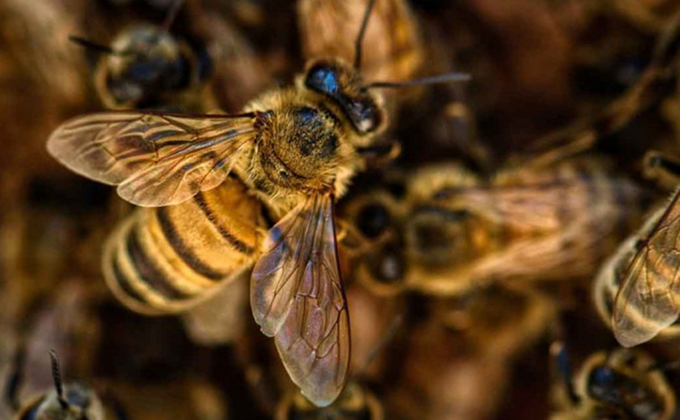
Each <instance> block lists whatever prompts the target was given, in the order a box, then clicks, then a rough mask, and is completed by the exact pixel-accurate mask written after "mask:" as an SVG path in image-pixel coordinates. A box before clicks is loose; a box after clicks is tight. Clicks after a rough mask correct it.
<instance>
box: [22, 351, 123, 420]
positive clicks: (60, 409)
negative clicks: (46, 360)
mask: <svg viewBox="0 0 680 420" xmlns="http://www.w3.org/2000/svg"><path fill="white" fill-rule="evenodd" d="M50 358H51V361H52V377H53V379H54V388H55V389H54V390H53V391H50V392H48V393H45V394H42V395H38V396H36V397H34V398H32V399H31V400H29V401H28V402H26V403H25V404H23V405H21V407H20V408H19V409H18V411H17V413H16V414H15V416H14V417H13V420H33V419H36V420H42V419H63V420H104V419H105V418H107V417H106V411H105V408H104V406H103V404H102V402H101V400H100V399H99V397H98V396H97V394H96V393H95V391H94V390H93V389H92V388H90V387H88V386H85V385H80V384H77V383H73V384H67V385H64V384H63V382H62V379H61V368H60V366H59V358H58V357H57V354H56V352H55V351H54V350H52V351H50ZM120 420H123V419H122V418H121V419H120Z"/></svg>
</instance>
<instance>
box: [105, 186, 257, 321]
mask: <svg viewBox="0 0 680 420" xmlns="http://www.w3.org/2000/svg"><path fill="white" fill-rule="evenodd" d="M260 207H261V206H260V204H259V203H258V202H257V201H256V199H255V198H254V197H252V196H250V195H248V194H247V192H246V189H245V186H244V185H243V184H241V183H240V181H238V180H236V179H232V178H230V179H228V180H227V181H226V182H225V183H224V184H222V185H221V186H220V187H218V188H216V189H213V190H210V191H208V192H202V193H199V194H197V195H196V196H195V197H193V198H192V199H190V200H188V201H186V202H184V203H181V204H179V205H175V206H169V207H159V208H141V209H138V210H137V211H136V212H135V213H133V214H132V215H130V216H129V217H128V218H127V219H125V220H123V221H122V222H121V224H120V225H119V226H118V228H117V229H116V231H115V232H114V233H113V234H112V235H111V237H110V238H109V240H108V242H107V244H106V250H105V254H104V260H103V265H104V274H105V277H106V280H107V282H108V284H109V287H110V288H111V290H112V291H113V293H114V294H115V295H116V296H117V297H118V298H119V299H120V300H121V301H122V303H123V304H125V305H126V306H128V307H130V308H131V309H133V310H135V311H137V312H142V313H146V314H162V313H168V312H176V311H180V310H183V309H186V308H187V307H188V306H191V304H193V303H194V302H195V301H196V300H200V299H201V298H203V297H205V296H206V295H208V294H210V292H211V291H213V290H216V289H217V287H219V286H220V285H222V284H223V283H224V282H225V281H227V280H228V279H230V278H233V277H234V275H235V274H237V273H239V272H240V271H241V270H242V269H244V268H247V267H248V266H249V265H250V264H251V263H252V262H253V261H254V260H255V259H256V257H257V254H258V244H259V240H258V234H257V227H258V226H260V225H261V224H262V222H261V220H262V217H261V215H260V212H261V208H260Z"/></svg>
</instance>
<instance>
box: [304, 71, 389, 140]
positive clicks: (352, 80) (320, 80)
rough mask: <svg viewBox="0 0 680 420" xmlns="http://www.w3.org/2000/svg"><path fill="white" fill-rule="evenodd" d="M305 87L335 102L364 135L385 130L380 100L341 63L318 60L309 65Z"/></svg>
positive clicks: (383, 112)
mask: <svg viewBox="0 0 680 420" xmlns="http://www.w3.org/2000/svg"><path fill="white" fill-rule="evenodd" d="M304 86H305V87H306V88H307V89H310V90H312V91H314V92H317V93H320V94H322V95H323V96H325V97H326V98H327V99H329V100H330V101H331V102H333V103H334V104H335V105H336V106H337V107H338V108H339V109H340V111H341V112H342V114H343V115H344V117H345V118H346V119H347V120H349V122H350V124H351V126H352V128H353V129H354V130H355V131H356V132H357V133H358V134H360V135H366V134H371V133H377V132H379V131H381V130H382V129H383V128H384V126H385V111H384V110H383V108H382V105H381V103H380V102H381V101H380V100H379V99H378V97H377V96H376V95H375V94H373V93H371V92H369V90H368V88H367V86H366V84H365V83H364V81H363V79H362V77H361V75H360V74H359V73H358V72H357V71H356V70H355V69H354V68H352V67H350V66H349V65H348V64H347V63H345V62H343V61H341V60H318V61H312V62H310V63H309V64H308V66H307V70H306V71H305V75H304Z"/></svg>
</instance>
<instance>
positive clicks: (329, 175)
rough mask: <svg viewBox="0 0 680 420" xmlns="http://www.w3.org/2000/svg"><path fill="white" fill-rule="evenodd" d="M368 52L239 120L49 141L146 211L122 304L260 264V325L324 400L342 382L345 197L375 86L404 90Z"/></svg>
mask: <svg viewBox="0 0 680 420" xmlns="http://www.w3.org/2000/svg"><path fill="white" fill-rule="evenodd" d="M373 4H374V1H371V2H370V3H369V6H368V8H367V10H366V15H365V18H364V21H363V25H362V29H361V31H360V34H359V37H358V41H357V45H360V44H361V40H362V38H363V33H364V29H365V27H366V23H367V22H368V17H369V16H370V10H371V6H372V5H373ZM357 57H358V58H357V59H356V60H355V65H354V66H352V65H349V64H348V63H346V62H344V61H343V60H341V59H335V58H326V59H317V60H312V61H311V62H309V63H308V65H307V67H306V70H305V72H304V74H303V75H301V76H299V77H298V78H297V79H296V83H295V85H294V86H292V87H289V88H284V89H277V90H274V91H270V92H266V93H264V94H263V95H262V96H260V97H259V98H256V99H255V100H253V101H252V102H251V103H250V104H249V105H247V106H246V108H245V110H244V112H243V113H241V114H237V115H222V114H205V115H181V114H171V113H158V112H107V113H100V114H93V115H89V116H84V117H79V118H75V119H73V120H71V121H68V122H66V123H64V124H63V125H62V126H60V127H59V128H58V129H57V130H56V131H55V132H54V133H53V134H52V136H51V137H50V139H49V140H48V143H47V148H48V150H49V152H50V153H51V154H52V155H53V156H54V157H55V158H56V159H57V160H59V161H60V162H61V163H62V164H64V165H65V166H67V167H68V168H70V169H71V170H73V171H75V172H77V173H79V174H81V175H83V176H86V177H88V178H91V179H93V180H96V181H99V182H102V183H106V184H111V185H118V187H117V192H118V194H119V195H120V196H121V197H122V198H123V199H125V200H127V201H129V202H131V203H133V204H136V205H138V206H140V207H143V208H142V209H139V210H138V211H137V212H135V213H134V214H133V215H131V216H130V217H129V218H127V219H126V220H124V221H123V222H122V223H121V224H120V225H119V227H118V228H117V229H116V231H115V232H114V233H113V234H112V236H111V238H110V240H109V241H108V242H107V244H106V246H105V251H104V261H103V271H104V275H105V278H106V281H107V283H108V285H109V287H110V288H111V290H112V291H113V293H114V294H115V295H116V296H117V297H118V298H119V300H120V301H121V302H122V303H123V304H125V305H126V306H128V307H129V308H131V309H133V310H135V311H137V312H141V313H146V314H156V315H158V314H166V313H177V312H182V311H185V310H187V309H188V308H190V307H192V306H194V305H196V304H197V303H198V302H200V301H202V300H203V299H206V298H208V297H209V296H211V295H212V294H213V293H216V292H217V291H218V290H219V289H220V287H221V286H222V285H224V284H226V283H228V282H229V280H231V279H234V278H235V277H237V276H238V275H239V274H240V273H241V272H243V271H244V270H248V269H250V268H251V266H253V264H254V267H253V269H252V275H251V294H250V301H251V309H252V312H253V316H254V318H255V321H256V322H257V323H258V324H259V325H260V327H261V329H262V332H263V333H264V334H265V335H267V336H270V337H275V342H276V346H277V349H278V351H279V355H280V356H281V358H282V360H283V364H284V366H285V367H286V370H287V372H288V374H289V376H290V377H291V379H292V380H293V382H294V383H295V384H296V385H298V386H299V387H300V388H301V390H302V392H303V394H305V396H307V398H309V399H310V400H311V401H312V402H313V403H315V404H317V405H320V406H324V405H328V404H330V403H331V402H332V401H333V400H335V398H336V397H337V396H338V394H339V393H340V391H341V390H342V388H343V386H344V383H345V381H346V378H347V371H348V366H349V354H350V337H349V318H348V314H347V305H346V302H345V296H344V289H343V285H342V280H341V275H340V271H339V268H338V256H337V247H336V232H335V222H334V215H333V212H334V211H333V206H334V202H335V200H336V199H337V198H339V197H341V196H342V195H344V194H345V192H346V190H347V186H348V182H349V180H350V179H351V177H352V176H353V175H354V173H355V172H357V171H358V170H360V169H362V167H363V166H364V164H363V159H362V153H361V152H362V150H363V149H364V148H366V147H369V146H371V145H372V144H373V143H374V141H375V139H376V137H377V136H378V135H379V134H380V133H381V132H382V131H383V130H384V128H385V125H386V119H385V112H384V109H383V105H382V97H381V96H380V94H379V93H378V92H377V91H376V90H375V89H376V88H380V87H393V86H400V85H401V84H400V83H396V84H395V83H391V82H373V83H368V82H366V81H364V79H363V78H362V76H361V75H360V73H359V69H360V64H361V60H360V57H361V55H360V50H358V51H357ZM467 79H468V77H467V76H466V75H460V74H449V75H448V76H446V77H437V78H436V79H427V78H426V79H422V80H420V81H411V82H405V83H407V84H408V85H413V84H414V83H416V84H419V83H420V84H427V83H433V82H442V81H460V80H467ZM270 220H271V221H272V222H271V223H270V222H269V221H270ZM271 225H273V227H271ZM266 229H269V231H268V233H267V234H266V235H264V237H263V235H261V233H260V232H261V231H264V230H266Z"/></svg>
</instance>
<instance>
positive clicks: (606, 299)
mask: <svg viewBox="0 0 680 420" xmlns="http://www.w3.org/2000/svg"><path fill="white" fill-rule="evenodd" d="M645 166H646V167H647V172H648V173H653V172H655V171H658V172H662V173H664V174H665V176H667V177H668V176H672V175H673V174H675V175H677V174H680V163H679V162H677V161H675V160H673V159H669V158H665V157H663V156H661V155H658V154H656V153H652V154H648V155H647V157H646V159H645ZM679 201H680V190H676V191H675V193H673V195H672V197H671V199H670V201H669V202H668V204H666V205H665V206H662V207H661V208H659V209H657V210H656V211H655V212H654V213H653V214H652V215H651V216H650V217H649V218H648V219H647V220H646V221H645V222H644V224H643V225H642V227H641V228H640V229H639V231H638V232H636V233H635V234H633V235H632V236H631V237H630V238H628V239H627V240H626V241H625V242H624V243H623V244H622V245H621V246H620V247H619V249H618V251H617V252H616V254H614V256H612V257H611V258H610V259H609V260H608V261H607V263H606V264H605V265H604V266H603V267H602V269H601V271H600V273H599V274H598V276H597V278H596V280H595V283H594V286H593V287H594V288H593V290H594V292H593V293H594V299H595V302H596V307H597V309H598V312H599V313H600V316H602V317H603V318H604V319H605V320H607V321H606V323H610V322H611V326H612V329H613V331H614V335H615V337H616V339H617V340H618V342H619V343H620V344H621V345H623V346H624V347H632V346H635V345H637V344H640V343H643V342H645V341H648V340H650V339H652V338H654V337H655V336H657V335H661V336H665V337H668V336H677V334H678V332H679V331H680V329H679V327H678V325H676V321H677V319H678V315H679V314H680V307H678V305H677V304H676V302H675V300H676V299H677V296H678V291H677V285H678V275H677V269H678V266H680V260H678V256H677V252H676V250H677V248H678V240H680V234H679V233H678V228H679V227H680V224H678V221H677V220H678V212H679V211H680V205H679V204H678V202H679Z"/></svg>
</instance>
